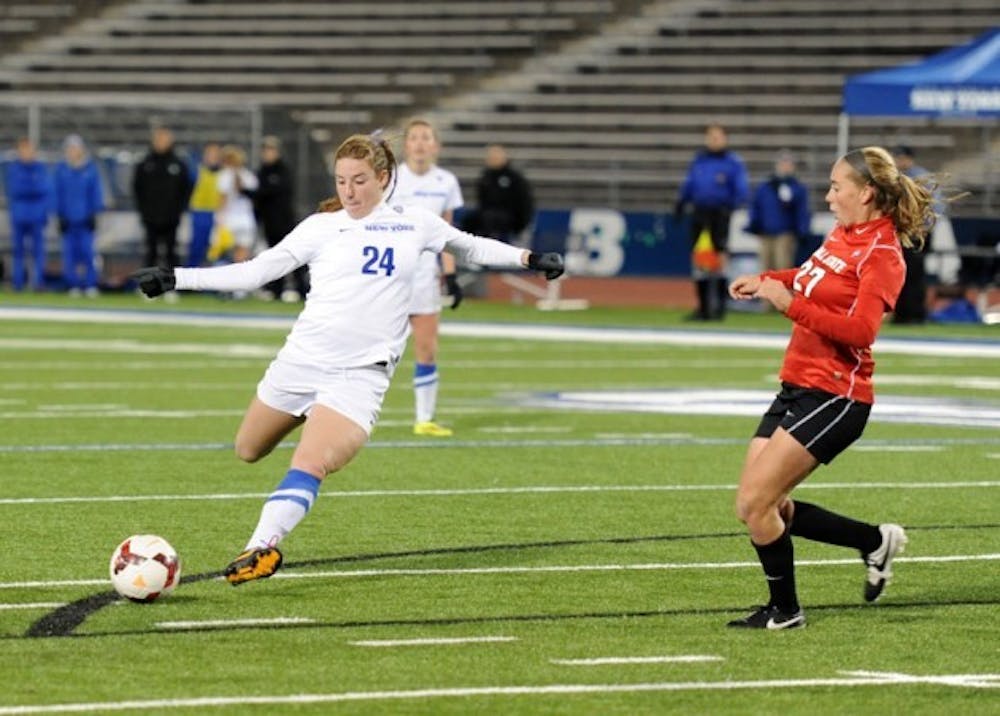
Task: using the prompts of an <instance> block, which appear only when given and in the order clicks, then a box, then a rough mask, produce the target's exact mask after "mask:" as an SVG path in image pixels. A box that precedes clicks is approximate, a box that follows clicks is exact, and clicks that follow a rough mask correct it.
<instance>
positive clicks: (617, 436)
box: [594, 433, 694, 440]
mask: <svg viewBox="0 0 1000 716" xmlns="http://www.w3.org/2000/svg"><path fill="white" fill-rule="evenodd" d="M594 437H595V438H601V439H604V440H621V439H625V438H632V439H633V440H634V439H637V438H638V439H643V440H686V439H688V438H693V437H694V436H693V435H692V434H691V433H594Z"/></svg>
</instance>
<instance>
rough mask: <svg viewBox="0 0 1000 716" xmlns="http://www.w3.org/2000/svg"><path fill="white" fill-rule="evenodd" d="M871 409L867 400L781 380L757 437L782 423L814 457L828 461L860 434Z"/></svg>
mask: <svg viewBox="0 0 1000 716" xmlns="http://www.w3.org/2000/svg"><path fill="white" fill-rule="evenodd" d="M871 410H872V406H871V405H869V404H868V403H858V402H856V401H854V400H850V399H848V398H845V397H843V396H841V395H834V394H833V393H827V392H826V391H825V390H815V389H812V388H800V387H799V386H797V385H792V384H791V383H782V384H781V392H780V393H778V395H777V397H775V399H774V402H773V403H771V407H770V408H768V409H767V412H766V413H764V417H762V418H761V419H760V424H759V425H758V426H757V432H755V433H754V437H757V438H769V437H771V435H773V434H774V431H775V430H777V429H778V428H779V427H782V428H784V429H785V430H786V431H788V433H789V434H790V435H791V436H792V437H793V438H795V439H796V440H797V441H798V442H800V443H801V444H802V446H803V447H804V448H805V449H806V450H808V451H809V452H810V453H811V454H812V456H813V457H815V458H816V459H817V460H819V461H820V462H821V463H823V464H827V463H829V462H831V461H832V460H833V458H835V457H837V455H839V454H840V453H842V452H843V451H844V450H846V449H847V447H848V446H849V445H850V444H851V443H853V442H854V441H855V440H857V439H858V438H859V437H861V433H862V432H864V429H865V425H866V424H867V423H868V414H869V413H870V412H871Z"/></svg>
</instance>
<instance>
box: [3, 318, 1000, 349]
mask: <svg viewBox="0 0 1000 716" xmlns="http://www.w3.org/2000/svg"><path fill="white" fill-rule="evenodd" d="M4 319H6V320H25V321H63V322H70V323H91V324H100V323H110V324H126V323H131V324H141V325H154V324H159V325H175V326H179V325H186V326H205V327H212V326H222V327H225V328H227V329H234V328H237V329H238V328H250V329H259V328H266V329H275V330H280V331H287V330H288V329H289V328H290V327H291V325H292V323H293V321H294V319H293V317H291V316H262V315H245V314H244V315H240V314H233V313H226V314H222V313H219V314H207V313H190V312H188V313H185V312H183V311H176V312H175V311H144V310H139V309H136V310H110V309H66V308H44V307H37V308H36V307H29V306H4V307H0V320H4ZM441 335H442V336H458V337H462V338H491V339H516V340H534V341H542V342H559V343H565V342H577V343H599V344H612V345H622V344H630V345H676V346H681V347H685V348H702V347H706V346H708V347H717V346H722V347H734V348H762V349H772V350H784V349H785V347H786V346H787V345H788V334H787V333H785V332H776V333H751V332H747V331H725V330H717V331H707V330H683V329H651V328H603V327H590V326H559V325H548V324H516V323H475V322H464V321H463V322H458V321H447V322H444V323H442V325H441ZM43 340H46V339H34V338H32V339H16V338H13V339H9V342H8V341H5V340H3V339H0V348H3V347H11V348H18V347H21V348H30V349H34V348H36V347H37V346H35V345H26V343H32V342H34V343H40V342H42V341H43ZM48 342H49V343H52V344H56V343H59V341H57V340H54V339H53V340H49V341H48ZM63 343H76V344H77V346H76V347H77V348H78V349H81V350H100V351H107V350H111V351H115V350H118V351H121V350H129V349H133V348H135V349H136V351H137V352H141V351H142V349H143V348H145V352H151V353H152V352H157V353H159V352H163V351H173V350H177V347H178V346H181V345H183V344H176V343H167V342H164V343H158V344H148V343H143V342H141V341H128V340H117V341H89V342H88V341H64V342H63ZM83 343H91V344H92V345H95V346H99V347H96V348H82V347H80V344H83ZM112 344H116V345H117V348H111V347H110V346H111V345H112ZM188 345H189V346H192V347H194V348H195V349H194V350H193V351H189V352H199V353H200V352H209V353H211V352H216V351H219V352H220V353H224V352H225V351H226V350H231V349H233V348H239V347H235V346H227V345H224V344H220V345H216V346H212V347H211V348H212V350H210V351H205V350H204V348H205V346H203V345H200V344H188ZM242 348H245V349H246V350H247V351H248V353H241V352H240V351H239V350H237V351H236V355H248V354H252V355H259V354H260V353H258V352H261V353H264V354H266V356H267V357H271V356H272V355H273V354H274V353H275V352H276V349H275V348H268V347H265V346H261V345H247V346H243V347H242ZM873 350H874V352H875V353H877V354H881V355H886V354H904V355H917V356H953V357H969V358H993V357H1000V341H990V340H982V341H977V340H951V339H937V340H935V339H916V338H879V339H878V340H877V341H876V342H875V345H874V346H873Z"/></svg>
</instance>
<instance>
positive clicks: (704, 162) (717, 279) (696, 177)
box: [674, 124, 750, 321]
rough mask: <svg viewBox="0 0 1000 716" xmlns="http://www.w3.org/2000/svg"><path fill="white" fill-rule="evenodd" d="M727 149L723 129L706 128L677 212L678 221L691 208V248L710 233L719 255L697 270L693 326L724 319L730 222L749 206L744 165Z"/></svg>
mask: <svg viewBox="0 0 1000 716" xmlns="http://www.w3.org/2000/svg"><path fill="white" fill-rule="evenodd" d="M728 143H729V140H728V137H727V136H726V130H725V129H724V128H723V127H722V126H721V125H718V124H710V125H708V126H707V127H706V128H705V147H704V148H703V149H701V150H699V151H698V153H697V154H696V155H695V158H694V159H693V160H692V162H691V165H690V167H689V168H688V173H687V176H686V178H685V179H684V183H683V184H682V185H681V192H680V196H679V197H678V199H677V204H676V205H675V207H674V218H675V219H676V220H677V221H680V220H681V219H682V218H683V215H684V212H685V210H686V209H687V207H689V206H690V207H693V212H692V220H691V234H690V235H691V245H692V247H696V246H697V245H698V238H699V237H700V236H701V234H702V232H703V231H706V232H707V233H708V236H709V239H710V240H711V243H712V248H713V249H714V255H715V256H714V260H713V262H712V263H711V265H707V266H706V265H700V264H696V265H695V267H694V282H695V288H696V290H697V294H698V310H697V311H695V312H694V313H693V314H692V315H691V316H690V317H689V318H690V319H691V320H697V321H709V320H721V319H722V318H724V317H725V314H726V299H727V295H728V288H727V286H726V276H725V273H726V264H727V260H728V254H727V247H728V244H729V219H730V216H731V215H732V213H733V210H734V209H737V208H738V207H740V206H742V205H743V204H746V202H747V198H748V196H749V193H750V189H749V186H748V182H747V171H746V167H745V166H744V165H743V160H742V159H740V157H739V155H737V154H736V153H735V152H732V151H730V150H729V149H728V148H727V145H728Z"/></svg>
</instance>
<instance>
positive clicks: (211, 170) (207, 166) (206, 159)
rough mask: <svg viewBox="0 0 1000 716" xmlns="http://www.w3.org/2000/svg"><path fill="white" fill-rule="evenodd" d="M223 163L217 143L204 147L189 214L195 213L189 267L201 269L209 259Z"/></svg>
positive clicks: (192, 221) (189, 248) (218, 203)
mask: <svg viewBox="0 0 1000 716" xmlns="http://www.w3.org/2000/svg"><path fill="white" fill-rule="evenodd" d="M221 162H222V158H221V154H220V151H219V145H218V144H217V143H216V142H208V143H207V144H205V146H204V147H202V149H201V160H200V161H199V162H198V167H197V170H196V172H195V177H194V189H193V190H192V191H191V200H190V201H189V202H188V211H189V212H190V214H191V243H190V244H189V245H188V257H187V262H186V263H185V265H186V266H191V267H195V268H197V267H198V266H201V265H202V264H204V263H205V259H206V257H207V256H208V245H209V242H210V241H211V239H212V226H213V224H214V223H215V212H216V211H218V210H219V205H220V204H221V203H222V197H221V195H220V194H219V188H218V179H219V169H221Z"/></svg>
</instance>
